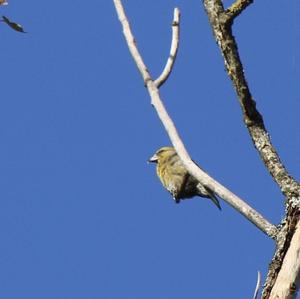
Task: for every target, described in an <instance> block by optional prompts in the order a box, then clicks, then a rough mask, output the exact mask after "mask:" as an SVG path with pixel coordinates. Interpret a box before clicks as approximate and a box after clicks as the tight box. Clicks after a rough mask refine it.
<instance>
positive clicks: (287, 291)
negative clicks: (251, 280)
mask: <svg viewBox="0 0 300 299" xmlns="http://www.w3.org/2000/svg"><path fill="white" fill-rule="evenodd" d="M299 279H300V221H299V222H298V224H297V226H296V231H295V233H294V235H293V237H292V240H291V243H290V245H289V248H288V250H287V252H286V255H285V257H284V260H283V263H282V265H281V269H280V271H279V273H278V276H277V279H276V282H275V284H274V285H273V288H272V292H271V295H270V297H269V299H294V298H296V296H297V285H298V284H299ZM293 281H294V282H295V284H294V283H293V284H291V282H293Z"/></svg>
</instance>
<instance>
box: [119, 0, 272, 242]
mask: <svg viewBox="0 0 300 299" xmlns="http://www.w3.org/2000/svg"><path fill="white" fill-rule="evenodd" d="M114 4H115V7H116V10H117V13H118V17H119V19H120V22H121V24H122V25H123V33H124V35H125V38H126V41H127V44H128V47H129V50H130V53H131V54H132V57H133V59H134V61H135V62H136V64H137V67H138V69H139V70H140V72H141V75H142V77H143V79H144V82H145V84H146V86H147V89H148V92H149V95H150V98H151V104H152V105H153V106H154V108H155V109H156V111H157V114H158V116H159V118H160V120H161V122H162V123H163V125H164V127H165V129H166V131H167V133H168V135H169V137H170V139H171V142H172V144H173V145H174V147H175V149H176V151H177V153H178V155H179V157H180V158H181V159H182V162H183V163H184V165H185V167H186V168H187V170H188V171H189V173H191V174H192V175H193V176H194V177H195V178H196V179H197V180H198V181H199V182H200V183H201V184H203V185H204V186H207V187H209V188H210V189H211V190H212V191H214V192H215V193H216V194H217V195H218V196H220V197H221V198H223V199H224V200H225V201H226V202H227V203H229V204H230V205H231V206H232V207H234V208H235V209H236V210H237V211H238V212H240V213H241V214H242V215H243V216H245V217H246V218H247V219H248V220H249V221H251V222H252V223H253V224H254V225H256V226H257V227H258V228H259V229H260V230H261V231H263V232H264V233H265V234H267V235H268V236H270V237H272V238H275V236H276V235H277V228H276V227H275V226H274V225H273V224H271V223H270V222H268V221H267V220H266V219H265V218H264V217H263V216H262V215H261V214H259V213H258V212H257V211H256V210H254V209H253V208H252V207H250V206H249V205H248V204H247V203H246V202H244V201H243V200H242V199H241V198H239V197H238V196H237V195H235V194H234V193H232V192H231V191H229V190H228V189H227V188H225V187H224V186H222V185H221V184H220V183H218V182H217V181H216V180H214V179H213V178H212V177H210V176H209V175H208V174H206V173H205V172H204V171H203V170H202V169H200V168H199V167H198V166H197V165H196V164H195V163H194V162H193V161H192V159H191V158H190V156H189V154H188V152H187V150H186V148H185V146H184V144H183V142H182V140H181V138H180V136H179V134H178V132H177V129H176V127H175V125H174V123H173V121H172V119H171V118H170V116H169V114H168V112H167V111H166V109H165V107H164V104H163V102H162V100H161V97H160V93H159V90H158V88H157V86H156V84H155V83H154V81H153V80H152V78H151V76H150V74H149V71H148V69H147V67H146V66H145V64H144V62H143V60H142V57H141V55H140V54H139V51H138V49H137V46H136V43H135V42H134V37H133V34H132V32H131V29H130V26H129V22H128V20H127V17H126V15H125V11H124V8H123V6H122V2H121V0H114Z"/></svg>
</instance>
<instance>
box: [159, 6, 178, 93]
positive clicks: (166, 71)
mask: <svg viewBox="0 0 300 299" xmlns="http://www.w3.org/2000/svg"><path fill="white" fill-rule="evenodd" d="M179 30H180V10H179V8H177V7H176V8H174V17H173V22H172V42H171V48H170V54H169V57H168V60H167V63H166V65H165V68H164V70H163V71H162V73H161V75H160V76H159V77H158V78H157V79H156V80H155V85H156V86H157V88H159V87H160V86H162V85H163V84H164V83H165V82H166V80H167V79H168V78H169V76H170V74H171V72H172V69H173V67H174V63H175V60H176V56H177V52H178V47H179V37H180V36H179V34H180V31H179Z"/></svg>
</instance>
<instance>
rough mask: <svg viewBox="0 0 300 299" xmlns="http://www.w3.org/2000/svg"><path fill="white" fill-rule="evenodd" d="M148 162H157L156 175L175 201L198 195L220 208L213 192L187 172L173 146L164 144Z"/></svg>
mask: <svg viewBox="0 0 300 299" xmlns="http://www.w3.org/2000/svg"><path fill="white" fill-rule="evenodd" d="M148 162H149V163H156V164H157V165H156V173H157V176H158V177H159V179H160V181H161V183H162V185H163V186H164V187H165V188H166V189H167V190H168V191H169V192H170V193H171V195H172V196H173V199H174V201H175V202H176V203H179V202H180V200H181V199H186V198H191V197H194V196H200V197H204V198H209V199H211V200H212V202H213V203H214V204H215V205H216V206H217V208H218V209H219V210H221V206H220V203H219V200H218V199H217V197H216V195H215V193H214V192H213V191H212V190H211V189H210V188H208V187H205V186H203V185H202V184H201V183H200V182H199V181H198V180H197V179H196V178H195V177H194V176H192V175H191V174H189V172H188V171H187V170H186V168H185V166H184V164H183V163H182V161H181V159H180V157H179V156H178V154H177V152H176V150H175V148H174V147H171V146H164V147H162V148H160V149H158V150H157V151H156V152H155V154H154V155H153V156H152V157H151V158H150V159H149V160H148Z"/></svg>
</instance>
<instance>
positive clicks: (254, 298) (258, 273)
mask: <svg viewBox="0 0 300 299" xmlns="http://www.w3.org/2000/svg"><path fill="white" fill-rule="evenodd" d="M260 286H261V274H260V272H259V271H257V282H256V287H255V291H254V295H253V299H256V298H257V295H258V291H259V289H260Z"/></svg>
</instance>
